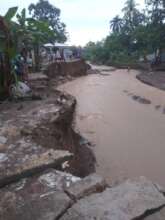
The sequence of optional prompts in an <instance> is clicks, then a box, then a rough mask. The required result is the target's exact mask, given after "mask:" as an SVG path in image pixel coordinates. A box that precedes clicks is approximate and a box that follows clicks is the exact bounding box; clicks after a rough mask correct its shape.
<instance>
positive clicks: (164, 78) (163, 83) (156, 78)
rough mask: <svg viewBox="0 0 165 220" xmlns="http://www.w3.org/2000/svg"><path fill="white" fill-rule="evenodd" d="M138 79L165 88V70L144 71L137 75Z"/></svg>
mask: <svg viewBox="0 0 165 220" xmlns="http://www.w3.org/2000/svg"><path fill="white" fill-rule="evenodd" d="M137 79H139V80H140V81H142V82H143V83H146V84H148V85H150V86H154V87H156V88H158V89H161V90H165V72H164V71H155V72H143V73H141V74H139V75H137Z"/></svg>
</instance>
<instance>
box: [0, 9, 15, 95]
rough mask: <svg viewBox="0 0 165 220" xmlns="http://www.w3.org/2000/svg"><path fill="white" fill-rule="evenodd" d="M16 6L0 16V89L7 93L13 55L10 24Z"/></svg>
mask: <svg viewBox="0 0 165 220" xmlns="http://www.w3.org/2000/svg"><path fill="white" fill-rule="evenodd" d="M17 9H18V8H17V7H13V8H10V9H9V10H8V11H7V13H6V15H5V16H4V17H2V16H0V42H1V43H0V52H1V59H0V63H1V66H0V90H1V93H3V92H4V93H8V92H9V91H8V89H9V85H10V83H11V74H12V69H11V59H12V58H13V57H14V56H15V53H14V51H15V48H14V42H13V40H12V34H11V30H10V27H11V25H12V21H11V20H12V18H13V17H14V16H15V14H16V12H17Z"/></svg>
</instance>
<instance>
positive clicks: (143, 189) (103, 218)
mask: <svg viewBox="0 0 165 220" xmlns="http://www.w3.org/2000/svg"><path fill="white" fill-rule="evenodd" d="M164 205H165V197H164V196H163V194H161V193H160V192H159V191H158V189H157V187H155V185H154V184H153V183H152V182H151V181H149V180H147V179H146V178H144V177H140V178H138V179H135V180H127V181H126V182H124V183H122V184H120V185H118V186H116V187H113V188H108V189H106V190H105V191H104V192H102V193H97V194H93V195H90V196H88V197H85V198H83V199H81V200H79V201H78V202H77V203H76V204H74V205H73V206H72V207H71V208H70V209H69V210H68V211H67V213H66V214H65V215H64V216H63V217H62V218H61V220H77V219H79V220H91V219H98V220H109V219H110V220H134V219H139V217H142V216H143V215H144V214H146V212H147V211H152V210H156V209H158V208H160V207H162V206H164ZM154 220H156V219H154Z"/></svg>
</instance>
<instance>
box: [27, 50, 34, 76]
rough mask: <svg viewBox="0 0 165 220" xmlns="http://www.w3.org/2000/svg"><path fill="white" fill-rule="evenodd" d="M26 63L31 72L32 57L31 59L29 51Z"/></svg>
mask: <svg viewBox="0 0 165 220" xmlns="http://www.w3.org/2000/svg"><path fill="white" fill-rule="evenodd" d="M27 65H28V70H29V72H32V70H33V59H32V55H31V53H29V55H28V57H27Z"/></svg>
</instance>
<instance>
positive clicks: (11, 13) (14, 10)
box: [4, 7, 18, 21]
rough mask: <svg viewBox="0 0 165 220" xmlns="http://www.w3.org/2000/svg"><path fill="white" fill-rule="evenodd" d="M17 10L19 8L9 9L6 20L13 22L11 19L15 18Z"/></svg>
mask: <svg viewBox="0 0 165 220" xmlns="http://www.w3.org/2000/svg"><path fill="white" fill-rule="evenodd" d="M17 10H18V7H13V8H9V10H8V11H7V13H6V15H5V16H4V18H5V20H6V21H11V19H12V18H13V17H14V16H15V14H16V12H17Z"/></svg>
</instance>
